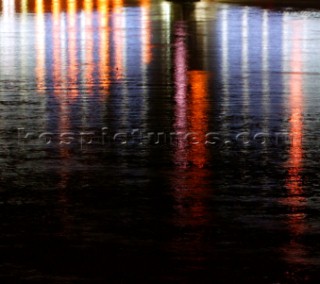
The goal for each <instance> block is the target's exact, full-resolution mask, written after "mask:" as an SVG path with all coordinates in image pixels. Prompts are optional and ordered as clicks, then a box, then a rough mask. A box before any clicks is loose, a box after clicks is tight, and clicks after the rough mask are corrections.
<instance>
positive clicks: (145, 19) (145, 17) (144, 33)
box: [141, 0, 152, 65]
mask: <svg viewBox="0 0 320 284" xmlns="http://www.w3.org/2000/svg"><path fill="white" fill-rule="evenodd" d="M150 21H151V19H150V0H141V46H142V49H141V53H142V63H143V64H144V65H148V64H149V63H150V62H151V60H152V52H151V26H150Z"/></svg>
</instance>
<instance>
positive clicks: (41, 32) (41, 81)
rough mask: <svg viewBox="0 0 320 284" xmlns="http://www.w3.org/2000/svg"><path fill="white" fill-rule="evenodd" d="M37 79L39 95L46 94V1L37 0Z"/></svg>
mask: <svg viewBox="0 0 320 284" xmlns="http://www.w3.org/2000/svg"><path fill="white" fill-rule="evenodd" d="M35 12H36V78H37V90H38V93H40V94H44V93H45V85H46V84H45V77H46V66H45V64H46V39H45V35H46V30H45V18H44V1H43V0H36V2H35Z"/></svg>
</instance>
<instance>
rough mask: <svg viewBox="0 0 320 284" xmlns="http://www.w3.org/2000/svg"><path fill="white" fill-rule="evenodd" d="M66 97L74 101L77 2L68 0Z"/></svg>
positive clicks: (75, 94) (76, 93)
mask: <svg viewBox="0 0 320 284" xmlns="http://www.w3.org/2000/svg"><path fill="white" fill-rule="evenodd" d="M67 9H68V10H67V15H68V32H67V33H68V59H69V60H68V91H69V92H68V96H69V98H70V99H75V98H76V97H77V96H78V91H77V87H76V85H77V81H78V80H77V75H78V73H77V69H78V66H77V2H76V1H75V0H68V3H67Z"/></svg>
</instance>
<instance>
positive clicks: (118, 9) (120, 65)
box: [112, 0, 126, 80]
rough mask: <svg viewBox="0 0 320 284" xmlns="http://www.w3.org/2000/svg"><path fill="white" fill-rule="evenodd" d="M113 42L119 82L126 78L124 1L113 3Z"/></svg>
mask: <svg viewBox="0 0 320 284" xmlns="http://www.w3.org/2000/svg"><path fill="white" fill-rule="evenodd" d="M112 17H113V21H112V27H113V42H114V57H115V59H114V63H115V65H114V72H115V75H116V76H115V77H116V79H117V80H121V79H122V78H123V77H125V67H124V66H125V59H126V56H125V52H126V45H125V37H126V33H125V31H126V18H125V12H124V11H123V1H122V0H114V2H113V15H112Z"/></svg>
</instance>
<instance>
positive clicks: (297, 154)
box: [283, 20, 307, 264]
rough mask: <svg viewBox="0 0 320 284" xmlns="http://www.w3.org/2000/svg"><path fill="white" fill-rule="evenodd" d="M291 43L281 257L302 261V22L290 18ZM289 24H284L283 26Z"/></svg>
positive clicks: (303, 250)
mask: <svg viewBox="0 0 320 284" xmlns="http://www.w3.org/2000/svg"><path fill="white" fill-rule="evenodd" d="M290 26H292V28H293V31H292V46H291V54H290V73H291V75H290V81H289V86H288V88H289V107H290V121H289V127H290V136H291V137H290V138H291V145H290V149H289V161H288V167H289V171H288V176H287V178H286V187H287V189H288V195H289V196H288V197H287V202H286V205H287V206H288V207H289V208H290V210H291V213H290V214H289V215H288V227H289V230H290V233H291V236H292V237H291V240H290V242H289V243H288V244H287V245H286V246H284V248H283V251H284V253H285V258H286V259H287V260H288V262H290V263H299V264H302V263H303V262H304V260H305V258H306V253H307V252H306V248H305V246H304V245H302V244H300V243H299V241H298V238H299V236H300V235H301V234H303V233H304V232H305V230H306V224H305V221H304V219H305V217H306V215H305V213H304V211H302V212H300V211H301V207H302V206H303V204H304V203H305V202H306V200H305V198H304V197H303V196H301V195H302V193H303V188H302V176H301V171H302V162H303V146H302V139H303V120H302V119H303V116H302V115H303V78H302V72H303V65H302V59H303V58H302V46H303V41H302V30H303V29H302V28H303V27H302V22H301V21H295V20H294V21H291V23H290ZM288 27H289V26H288V25H287V26H286V28H288Z"/></svg>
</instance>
